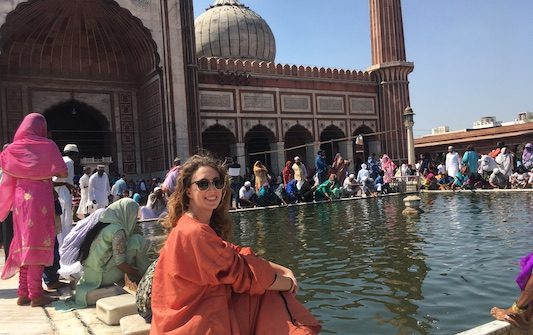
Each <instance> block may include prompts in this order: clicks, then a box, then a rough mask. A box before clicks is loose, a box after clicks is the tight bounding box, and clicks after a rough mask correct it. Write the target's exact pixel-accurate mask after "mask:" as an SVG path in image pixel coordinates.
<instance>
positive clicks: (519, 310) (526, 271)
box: [490, 252, 533, 327]
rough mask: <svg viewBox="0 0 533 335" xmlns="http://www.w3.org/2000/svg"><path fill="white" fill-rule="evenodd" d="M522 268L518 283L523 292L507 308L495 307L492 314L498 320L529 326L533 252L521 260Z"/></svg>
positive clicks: (532, 285)
mask: <svg viewBox="0 0 533 335" xmlns="http://www.w3.org/2000/svg"><path fill="white" fill-rule="evenodd" d="M520 268H521V271H520V274H519V275H518V277H516V283H517V284H518V287H520V290H521V291H522V292H521V293H520V295H519V296H518V299H517V300H516V301H515V302H514V303H513V305H512V306H511V307H509V308H507V309H503V308H498V307H493V308H492V309H491V311H490V314H492V316H493V317H494V318H496V319H497V320H501V321H508V322H509V323H511V324H513V325H515V326H518V327H522V326H525V327H527V326H528V325H529V323H530V322H531V317H532V316H533V275H532V274H533V273H532V272H533V252H532V253H530V254H529V255H527V256H526V257H523V258H522V259H521V260H520Z"/></svg>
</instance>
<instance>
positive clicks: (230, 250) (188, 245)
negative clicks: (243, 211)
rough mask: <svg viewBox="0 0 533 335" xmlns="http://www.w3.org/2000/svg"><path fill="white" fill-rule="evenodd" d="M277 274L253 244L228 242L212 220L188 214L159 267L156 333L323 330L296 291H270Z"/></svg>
mask: <svg viewBox="0 0 533 335" xmlns="http://www.w3.org/2000/svg"><path fill="white" fill-rule="evenodd" d="M274 279H275V271H274V269H272V267H271V266H270V264H269V263H268V262H267V261H265V260H264V259H261V258H259V257H257V256H255V255H254V254H253V252H252V251H251V249H250V248H240V247H237V246H235V245H233V244H231V243H228V242H226V241H223V240H222V239H221V238H220V237H219V236H217V235H216V233H215V231H214V230H213V229H211V227H209V226H208V225H206V224H202V223H200V222H199V221H197V220H195V219H192V218H190V217H189V216H187V215H183V216H182V217H181V218H180V219H179V221H178V224H177V226H176V227H175V228H174V229H173V230H172V232H171V233H170V235H169V237H168V239H167V241H166V243H165V246H164V247H163V249H162V250H161V254H160V256H159V261H158V263H157V266H156V270H155V274H154V280H153V287H152V313H153V318H152V327H151V331H150V334H187V335H195V334H202V335H204V334H216V335H225V334H227V335H248V334H289V333H290V334H314V333H315V331H318V330H319V329H320V326H319V325H318V321H316V319H314V318H313V316H312V315H311V314H309V312H307V310H306V309H305V308H304V307H303V305H301V304H300V303H299V302H298V301H297V300H296V299H295V297H294V296H293V295H292V294H287V293H280V292H274V291H266V289H267V288H268V287H269V286H270V285H271V284H272V283H273V282H274ZM286 306H287V307H286ZM289 311H290V312H289ZM302 325H310V326H311V327H313V329H314V330H313V331H312V330H311V328H308V327H306V326H302Z"/></svg>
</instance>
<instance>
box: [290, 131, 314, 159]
mask: <svg viewBox="0 0 533 335" xmlns="http://www.w3.org/2000/svg"><path fill="white" fill-rule="evenodd" d="M284 142H285V149H287V148H292V147H296V146H300V145H303V144H307V143H312V142H313V135H311V133H310V132H309V130H307V129H306V128H304V127H303V126H301V125H299V124H297V125H294V126H292V127H291V128H289V130H288V131H287V132H286V133H285V138H284ZM306 155H307V149H306V147H302V148H297V149H292V150H287V151H286V152H285V159H286V160H291V161H292V160H294V157H295V156H300V158H301V159H302V160H303V161H304V162H305V160H306Z"/></svg>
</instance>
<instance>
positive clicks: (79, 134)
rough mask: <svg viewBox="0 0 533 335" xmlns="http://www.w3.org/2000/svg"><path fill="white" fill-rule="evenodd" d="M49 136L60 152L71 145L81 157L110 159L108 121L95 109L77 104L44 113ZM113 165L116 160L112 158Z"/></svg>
mask: <svg viewBox="0 0 533 335" xmlns="http://www.w3.org/2000/svg"><path fill="white" fill-rule="evenodd" d="M43 116H44V117H45V118H46V122H47V124H48V132H49V136H51V138H52V140H54V141H55V142H56V143H57V145H58V146H59V149H62V148H63V147H64V146H65V145H66V144H69V143H74V144H76V145H77V146H78V149H79V150H80V156H81V157H98V158H100V157H107V156H112V155H113V153H114V148H115V141H114V140H113V134H112V132H111V125H110V123H109V120H108V119H107V118H106V117H105V116H104V114H102V113H101V112H100V111H99V110H97V109H96V108H94V107H92V106H90V105H88V104H86V103H83V102H81V101H78V100H74V99H70V100H67V101H63V102H60V103H58V104H56V105H54V106H52V107H50V108H48V109H47V110H45V111H44V112H43ZM114 161H116V157H114Z"/></svg>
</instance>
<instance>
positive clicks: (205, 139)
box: [202, 124, 236, 160]
mask: <svg viewBox="0 0 533 335" xmlns="http://www.w3.org/2000/svg"><path fill="white" fill-rule="evenodd" d="M235 143H236V140H235V135H233V133H232V132H231V131H230V130H229V129H228V128H226V127H224V126H222V125H220V124H215V125H212V126H211V127H209V128H207V129H206V130H204V131H203V132H202V146H203V149H204V150H206V151H208V152H210V153H211V154H212V155H213V156H215V157H216V158H218V159H220V160H223V159H224V158H225V157H229V156H231V146H232V145H234V144H235Z"/></svg>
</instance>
